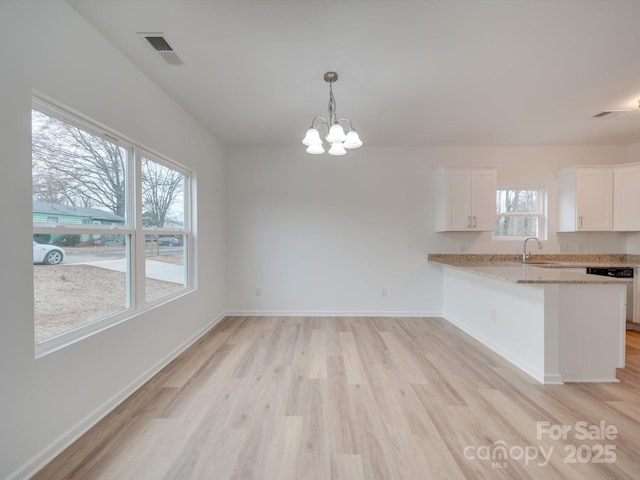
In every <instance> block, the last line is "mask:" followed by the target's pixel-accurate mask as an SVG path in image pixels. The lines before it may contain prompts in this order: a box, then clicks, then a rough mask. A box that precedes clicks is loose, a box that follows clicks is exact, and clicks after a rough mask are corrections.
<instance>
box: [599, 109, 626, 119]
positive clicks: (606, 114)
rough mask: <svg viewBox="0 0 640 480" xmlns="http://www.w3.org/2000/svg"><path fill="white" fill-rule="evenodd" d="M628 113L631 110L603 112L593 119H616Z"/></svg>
mask: <svg viewBox="0 0 640 480" xmlns="http://www.w3.org/2000/svg"><path fill="white" fill-rule="evenodd" d="M628 111H629V110H603V111H602V112H600V113H596V114H595V115H594V116H593V118H614V117H617V116H618V115H622V114H623V113H627V112H628Z"/></svg>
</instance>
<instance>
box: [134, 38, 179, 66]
mask: <svg viewBox="0 0 640 480" xmlns="http://www.w3.org/2000/svg"><path fill="white" fill-rule="evenodd" d="M138 35H140V36H141V37H142V38H144V39H145V40H146V42H147V44H148V45H149V46H150V47H151V48H153V50H154V51H156V52H157V53H158V55H160V56H161V57H162V59H163V60H164V61H165V62H167V63H168V64H169V65H182V63H183V62H182V60H180V57H179V56H178V54H177V53H176V52H174V51H173V48H171V45H169V42H167V39H166V38H165V37H164V34H163V33H144V32H143V33H138Z"/></svg>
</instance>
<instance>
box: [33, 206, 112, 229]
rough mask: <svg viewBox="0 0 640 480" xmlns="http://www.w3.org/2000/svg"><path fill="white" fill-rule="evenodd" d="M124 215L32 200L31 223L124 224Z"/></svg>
mask: <svg viewBox="0 0 640 480" xmlns="http://www.w3.org/2000/svg"><path fill="white" fill-rule="evenodd" d="M124 221H125V220H124V217H121V216H120V215H116V214H114V213H110V212H105V211H104V210H100V209H98V208H84V207H73V206H69V205H58V204H55V203H48V202H33V223H38V222H44V223H60V224H65V225H96V224H100V225H124Z"/></svg>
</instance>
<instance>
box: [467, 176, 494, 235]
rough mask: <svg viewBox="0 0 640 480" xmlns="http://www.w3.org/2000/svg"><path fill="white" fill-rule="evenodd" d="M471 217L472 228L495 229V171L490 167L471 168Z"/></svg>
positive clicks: (489, 230)
mask: <svg viewBox="0 0 640 480" xmlns="http://www.w3.org/2000/svg"><path fill="white" fill-rule="evenodd" d="M471 175H472V181H471V217H472V226H473V230H475V231H481V232H493V231H494V230H495V229H496V188H497V172H496V170H495V169H492V168H478V169H473V170H472V174H471Z"/></svg>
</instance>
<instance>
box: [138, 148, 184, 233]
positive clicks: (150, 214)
mask: <svg viewBox="0 0 640 480" xmlns="http://www.w3.org/2000/svg"><path fill="white" fill-rule="evenodd" d="M140 166H141V176H142V178H141V180H142V224H143V226H145V227H159V228H184V226H185V224H184V218H185V211H184V182H185V176H184V175H183V174H182V173H180V172H177V171H175V170H172V169H171V168H169V167H165V166H164V165H161V164H159V163H157V162H154V161H153V160H150V159H148V158H144V157H143V158H142V159H141V165H140Z"/></svg>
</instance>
